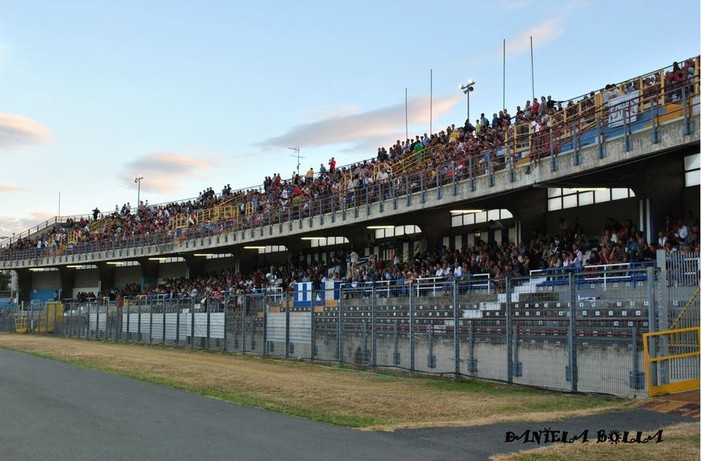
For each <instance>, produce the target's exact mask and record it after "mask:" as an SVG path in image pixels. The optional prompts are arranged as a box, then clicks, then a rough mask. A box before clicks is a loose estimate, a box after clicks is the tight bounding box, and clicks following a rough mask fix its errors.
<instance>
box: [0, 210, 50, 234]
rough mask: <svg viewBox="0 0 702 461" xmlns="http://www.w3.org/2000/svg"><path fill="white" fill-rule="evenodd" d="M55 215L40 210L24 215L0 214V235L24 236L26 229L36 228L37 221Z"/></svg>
mask: <svg viewBox="0 0 702 461" xmlns="http://www.w3.org/2000/svg"><path fill="white" fill-rule="evenodd" d="M55 216H56V214H55V213H49V212H42V211H35V212H32V213H30V214H29V216H26V217H17V216H0V236H2V237H12V236H13V234H14V235H15V236H17V237H19V236H20V235H21V236H23V237H26V236H27V235H28V232H27V231H28V230H29V229H33V228H36V226H37V223H43V222H46V221H47V220H50V219H51V220H53V218H54V217H55Z"/></svg>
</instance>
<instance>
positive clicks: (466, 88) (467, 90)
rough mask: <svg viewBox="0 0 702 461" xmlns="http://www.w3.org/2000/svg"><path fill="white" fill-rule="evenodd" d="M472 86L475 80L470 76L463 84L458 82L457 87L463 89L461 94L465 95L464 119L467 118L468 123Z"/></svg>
mask: <svg viewBox="0 0 702 461" xmlns="http://www.w3.org/2000/svg"><path fill="white" fill-rule="evenodd" d="M474 86H475V80H473V79H472V78H471V79H470V80H468V82H467V83H466V84H465V85H464V84H463V83H459V84H458V89H460V90H461V91H463V94H465V95H466V119H467V120H468V123H470V92H471V91H473V89H474V88H473V87H474Z"/></svg>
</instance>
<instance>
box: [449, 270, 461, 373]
mask: <svg viewBox="0 0 702 461" xmlns="http://www.w3.org/2000/svg"><path fill="white" fill-rule="evenodd" d="M451 283H452V284H453V289H452V293H451V295H452V297H451V298H452V299H451V302H452V303H453V361H454V374H455V375H456V378H458V377H459V376H461V338H460V335H459V330H458V321H459V320H458V293H457V292H458V281H457V280H456V279H454V280H453V282H451Z"/></svg>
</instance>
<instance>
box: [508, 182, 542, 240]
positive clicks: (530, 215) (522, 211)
mask: <svg viewBox="0 0 702 461" xmlns="http://www.w3.org/2000/svg"><path fill="white" fill-rule="evenodd" d="M510 199H511V200H510V202H509V203H504V204H503V205H504V206H503V207H502V208H506V209H508V210H509V211H510V213H512V216H514V220H515V222H516V225H517V243H519V242H525V243H527V244H528V243H529V242H530V241H531V240H532V239H533V238H534V237H535V236H536V234H538V233H542V232H547V230H548V229H547V227H548V220H547V217H548V189H547V188H544V187H534V188H532V189H526V190H524V191H520V193H519V194H518V195H510Z"/></svg>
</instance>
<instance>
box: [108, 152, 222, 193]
mask: <svg viewBox="0 0 702 461" xmlns="http://www.w3.org/2000/svg"><path fill="white" fill-rule="evenodd" d="M214 166H215V164H214V163H212V162H210V161H207V160H202V159H199V158H196V157H191V156H188V155H185V154H179V153H177V152H152V153H148V154H144V155H142V156H140V157H138V158H136V159H134V160H133V161H131V162H129V163H127V164H126V165H125V166H124V168H123V170H124V171H123V173H122V174H120V176H119V177H120V179H121V180H122V181H124V183H125V184H128V185H129V186H130V187H133V184H134V178H135V177H136V176H143V178H144V179H142V180H141V189H142V190H143V191H149V192H158V193H169V192H174V191H176V190H178V189H179V187H180V185H181V183H182V182H184V181H186V180H188V179H191V178H201V177H202V173H203V172H204V171H207V170H210V169H212V168H213V167H214Z"/></svg>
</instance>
